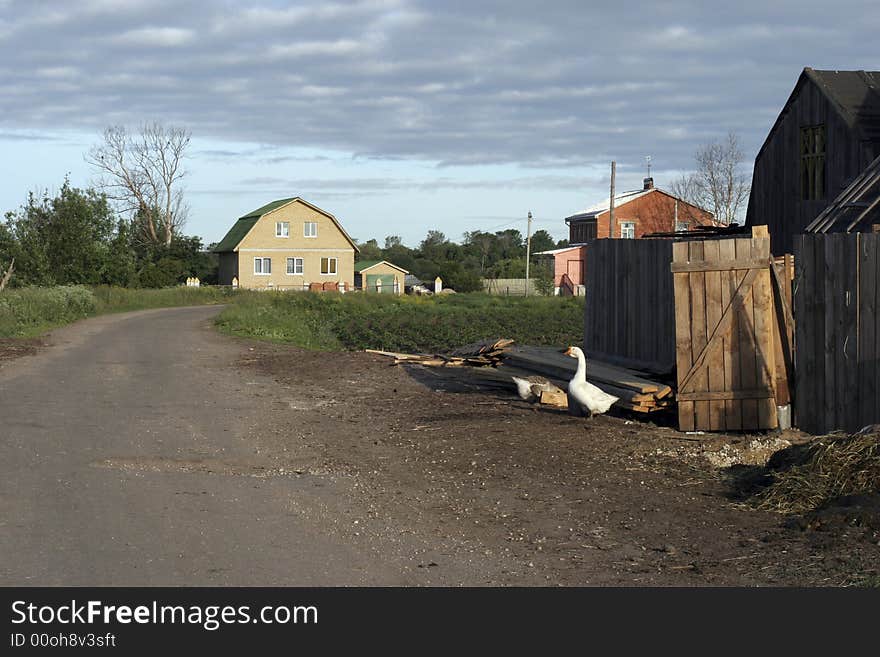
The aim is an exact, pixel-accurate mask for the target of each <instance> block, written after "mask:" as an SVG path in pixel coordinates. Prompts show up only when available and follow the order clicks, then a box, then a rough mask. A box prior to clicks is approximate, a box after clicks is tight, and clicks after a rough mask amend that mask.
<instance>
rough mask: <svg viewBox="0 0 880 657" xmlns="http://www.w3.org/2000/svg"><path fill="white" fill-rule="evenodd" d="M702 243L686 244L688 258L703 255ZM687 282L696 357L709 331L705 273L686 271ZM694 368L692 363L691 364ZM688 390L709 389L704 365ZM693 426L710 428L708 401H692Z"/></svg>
mask: <svg viewBox="0 0 880 657" xmlns="http://www.w3.org/2000/svg"><path fill="white" fill-rule="evenodd" d="M703 254H704V243H703V242H691V243H690V244H688V259H689V260H690V261H691V262H698V261H701V260H703V257H704V255H703ZM688 284H689V285H690V288H691V349H692V354H691V357H692V358H693V359H696V358H697V355H698V354H700V353H701V352H702V351H703V350H704V349H705V348H706V346H707V345H708V343H709V332H708V330H707V327H706V274H705V273H704V272H702V271H692V272H689V273H688ZM691 369H692V370H694V365H691ZM685 389H686V390H688V391H690V390H693V391H700V390H708V389H709V372H708V371H707V370H706V369H705V368H704V367H699V368H697V369H696V371H695V372H694V374H693V375H692V383H691V384H690V386H687V385H686V386H685ZM694 416H695V419H694V426H695V428H696V429H698V430H707V429H709V428H710V422H709V402H705V401H699V402H694Z"/></svg>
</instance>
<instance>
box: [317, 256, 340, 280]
mask: <svg viewBox="0 0 880 657" xmlns="http://www.w3.org/2000/svg"><path fill="white" fill-rule="evenodd" d="M325 260H326V261H327V271H324V261H325ZM338 261H339V258H336V257H332V256H331V257H327V258H321V276H336V272H338V271H339V263H338ZM331 264H332V265H333V266H332V267H331V266H330V265H331ZM331 270H332V271H331Z"/></svg>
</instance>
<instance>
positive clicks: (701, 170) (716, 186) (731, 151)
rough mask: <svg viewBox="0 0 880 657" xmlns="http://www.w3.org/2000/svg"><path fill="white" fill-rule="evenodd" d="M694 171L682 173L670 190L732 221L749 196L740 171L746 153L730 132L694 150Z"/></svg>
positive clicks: (724, 220)
mask: <svg viewBox="0 0 880 657" xmlns="http://www.w3.org/2000/svg"><path fill="white" fill-rule="evenodd" d="M694 161H695V164H696V171H694V172H692V173H689V174H686V175H683V176H682V177H681V178H679V179H678V180H676V181H675V182H673V183H672V185H671V191H672V193H673V194H674V195H675V196H678V197H679V198H681V199H682V200H684V201H687V202H688V203H691V204H693V205H696V206H698V207H701V208H704V209H706V210H710V211H711V212H712V213H713V214H714V215H715V219H716V220H717V221H719V222H721V223H723V224H725V225H729V224H731V223H733V222H735V221H736V220H737V219H738V217H739V215H740V212H741V211H742V210H744V209H745V206H744V204H745V203H746V201H747V200H748V198H749V191H750V189H751V184H750V181H749V177H748V176H747V175H746V174H745V173H744V172H743V171H742V163H743V162H744V161H745V156H744V154H743V152H742V149H741V148H740V146H739V138H738V137H737V135H736V134H735V133H733V132H731V133H729V134H728V135H727V139H726V140H725V141H723V142H717V141H715V142H710V143H708V144H704V145H703V146H700V147H699V148H698V149H697V152H696V153H695V154H694Z"/></svg>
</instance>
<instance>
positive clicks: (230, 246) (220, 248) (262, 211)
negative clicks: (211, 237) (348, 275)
mask: <svg viewBox="0 0 880 657" xmlns="http://www.w3.org/2000/svg"><path fill="white" fill-rule="evenodd" d="M294 201H299V202H300V203H302V204H303V205H305V206H307V207H310V208H311V209H312V210H314V211H316V212H320V213H321V214H323V215H324V216H326V217H328V218H329V219H330V221H332V222H333V224H334V225H335V226H336V227H337V228H338V229H339V231H340V232H341V233H342V234H343V235H344V236H345V239H347V240H348V242H349V243H350V244H351V245H352V246H353V247H354V250H355V252H358V251H359V250H360V249H358V247H357V244H355V243H354V240H353V239H351V237H350V236H349V235H348V233H347V232H345V229H344V228H343V227H342V224H340V223H339V220H338V219H337V218H336V217H334V216H333V215H332V214H330V213H329V212H327V211H326V210H322V209H321V208H319V207H318V206H317V205H312V204H311V203H309V202H308V201H306V200H305V199H304V198H300V197H299V196H292V197H290V198H282V199H278V200H277V201H272V202H271V203H266V205H264V206H262V207H259V208H257V209H256V210H253V211H252V212H248V213H247V214H246V215H244V216H243V217H239V219H238V221H236V222H235V223H234V224H232V228H230V229H229V232H228V233H226V235H225V236H224V237H223V239H222V240H220V243H219V244H217V246H215V247H214V253H223V252H226V251H235V249H236V248H238V245H239V244H240V243H241V241H242V240H243V239H244V238H245V236H246V235H247V234H248V233H249V232H250V231H251V228H253V227H254V224H256V223H257V222H258V221H259V220H260V218H261V217H262V216H264V215H267V214H269V213H270V212H273V211H274V210H277V209H278V208H281V207H284V206H285V205H287V204H288V203H293V202H294Z"/></svg>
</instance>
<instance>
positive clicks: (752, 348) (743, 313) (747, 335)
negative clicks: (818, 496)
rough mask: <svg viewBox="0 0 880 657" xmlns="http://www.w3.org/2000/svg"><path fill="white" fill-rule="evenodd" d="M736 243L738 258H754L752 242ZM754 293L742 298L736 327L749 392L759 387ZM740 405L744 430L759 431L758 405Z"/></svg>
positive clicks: (743, 402) (744, 402)
mask: <svg viewBox="0 0 880 657" xmlns="http://www.w3.org/2000/svg"><path fill="white" fill-rule="evenodd" d="M734 242H735V244H736V257H737V258H742V259H748V258H751V257H752V240H750V239H737V240H734ZM737 271H743V270H737ZM757 272H758V270H756V269H753V270H750V271H748V272H747V273H744V277H743V278H744V280H745V279H746V278H748V277H750V276H752V275H753V274H754V278H757ZM752 292H753V286H749V289H748V290H747V291H746V292H744V293H743V294H742V295H741V296H740V298H741V300H742V301H741V303H742V305H741V310H740V311H739V312H737V313H736V315H737V322H736V326H737V330H738V332H739V362H740V368H741V370H740V371H741V380H740V385H741V386H742V387H743V388H744V389H747V390H751V389H754V388H757V387H758V378H757V375H756V367H755V352H756V350H757V345H756V343H755V324H754V317H755V311H754V303H753V294H752ZM739 403H740V405H741V407H742V418H743V424H742V428H743V430H744V431H750V430H753V429H757V428H758V403H757V402H756V401H753V400H750V399H744V400H741V401H740V402H739Z"/></svg>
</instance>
